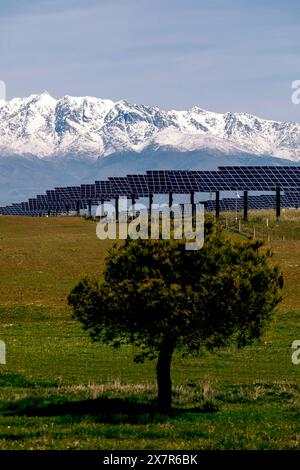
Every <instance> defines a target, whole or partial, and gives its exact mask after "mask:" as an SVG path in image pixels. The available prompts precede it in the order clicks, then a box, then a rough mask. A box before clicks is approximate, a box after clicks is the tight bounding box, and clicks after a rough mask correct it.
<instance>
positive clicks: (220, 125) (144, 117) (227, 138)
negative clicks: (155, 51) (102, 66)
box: [0, 91, 300, 161]
mask: <svg viewBox="0 0 300 470" xmlns="http://www.w3.org/2000/svg"><path fill="white" fill-rule="evenodd" d="M149 146H151V148H156V149H162V148H172V149H174V150H176V151H192V150H193V151H194V150H198V149H206V148H207V149H217V150H218V151H221V152H224V153H230V152H231V153H235V152H241V151H244V152H248V153H251V154H257V155H262V156H266V155H272V156H277V157H283V158H287V159H289V160H294V161H300V124H299V123H289V122H277V121H271V120H265V119H261V118H259V117H256V116H252V115H249V114H247V113H231V112H228V113H225V114H222V113H216V112H211V111H206V110H204V109H202V108H200V107H198V106H194V107H192V108H191V109H189V110H181V111H177V110H172V111H164V110H160V109H159V108H158V107H151V106H145V105H137V104H132V103H128V102H127V101H126V100H120V101H117V102H114V101H112V100H108V99H99V98H95V97H91V96H82V97H74V96H69V95H66V96H64V97H63V98H61V99H59V100H56V99H55V98H53V97H52V96H51V95H50V94H49V93H48V92H47V91H45V92H43V93H41V94H33V95H30V96H29V97H26V98H14V99H12V100H11V101H6V102H5V101H3V100H2V101H1V100H0V155H1V154H2V155H5V154H6V155H7V154H8V153H9V154H16V155H24V154H28V153H31V154H33V155H36V156H38V157H40V158H44V157H47V158H49V157H52V156H56V155H64V154H66V155H67V154H80V155H81V154H85V155H89V156H90V157H92V158H97V157H99V156H101V155H109V154H111V153H114V152H120V151H134V152H141V151H143V150H144V149H146V148H147V147H149Z"/></svg>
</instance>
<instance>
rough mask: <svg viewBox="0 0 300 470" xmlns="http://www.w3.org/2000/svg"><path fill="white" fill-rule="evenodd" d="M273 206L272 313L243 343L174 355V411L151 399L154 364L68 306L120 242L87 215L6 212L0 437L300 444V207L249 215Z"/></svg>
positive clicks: (73, 442) (87, 444) (19, 441)
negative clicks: (278, 283)
mask: <svg viewBox="0 0 300 470" xmlns="http://www.w3.org/2000/svg"><path fill="white" fill-rule="evenodd" d="M267 216H268V217H269V218H270V230H272V233H273V234H276V236H275V235H274V236H272V237H271V242H270V244H271V247H272V249H273V251H274V261H275V262H279V263H280V265H281V268H282V270H283V272H284V278H285V287H284V300H283V302H282V303H281V305H280V307H279V310H278V312H277V314H276V316H275V318H274V321H273V323H272V325H271V326H270V328H269V330H268V331H267V333H266V335H265V337H264V338H262V340H261V341H260V342H259V343H257V344H255V345H253V346H251V347H247V348H245V349H244V350H241V351H236V350H233V349H227V350H223V351H221V352H220V353H218V354H214V355H210V354H206V355H205V356H203V357H201V358H193V359H187V358H185V359H182V358H180V357H175V360H174V363H173V370H172V375H173V382H174V411H173V413H172V414H171V415H170V416H160V415H158V414H156V413H155V410H154V399H155V394H156V387H155V364H154V363H152V362H147V363H145V364H143V365H142V364H134V363H133V361H132V358H133V355H134V352H135V351H134V350H133V348H131V347H126V348H121V349H120V350H111V349H110V348H108V347H104V346H100V345H99V344H96V343H95V344H93V343H91V341H90V340H89V338H88V337H87V335H86V334H85V333H84V332H83V331H82V329H81V326H80V324H78V323H77V322H76V321H74V320H73V319H72V318H71V312H70V310H69V308H68V307H67V304H66V297H67V295H68V293H69V291H70V289H71V288H72V287H73V286H74V285H75V284H76V283H77V282H78V280H79V279H80V278H81V277H82V276H84V275H86V274H89V275H95V276H97V277H101V275H102V271H103V267H104V261H105V256H106V252H107V250H108V248H109V247H110V246H111V245H112V242H110V241H107V242H106V241H105V242H103V241H100V240H98V239H97V238H96V235H95V224H94V223H93V222H91V221H84V220H82V219H79V218H73V217H70V218H67V217H60V218H22V217H18V218H15V217H0V339H1V340H4V341H5V342H6V346H7V364H6V365H5V366H4V365H2V366H0V385H1V387H0V449H300V419H299V418H300V388H299V383H300V380H299V379H300V365H299V366H296V365H292V363H291V344H292V342H293V341H294V340H295V339H300V230H299V227H300V216H299V215H298V213H297V211H291V212H288V213H287V214H284V215H283V220H282V222H280V223H276V221H274V220H273V219H272V215H271V214H269V215H268V214H262V215H259V214H253V215H252V217H251V219H250V222H249V224H252V225H251V227H252V226H253V225H255V226H256V227H257V230H258V231H259V230H260V229H262V227H263V226H264V225H265V219H264V217H267ZM234 236H238V237H241V235H234Z"/></svg>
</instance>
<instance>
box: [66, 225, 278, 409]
mask: <svg viewBox="0 0 300 470" xmlns="http://www.w3.org/2000/svg"><path fill="white" fill-rule="evenodd" d="M270 254H271V253H270V252H269V251H268V250H266V249H263V248H262V242H260V241H248V242H234V241H232V240H230V239H229V238H226V237H225V236H223V235H222V234H221V233H220V231H218V232H217V231H216V228H215V227H214V226H213V225H212V224H209V223H208V224H207V225H206V230H205V243H204V246H203V248H202V249H201V250H199V251H188V250H186V249H185V242H184V240H178V241H177V240H141V239H138V240H130V239H128V240H126V242H125V243H124V244H123V245H119V246H115V247H114V248H113V249H112V250H111V251H110V252H109V255H108V257H107V260H106V270H105V273H104V281H103V282H98V280H95V279H89V278H84V279H82V280H81V281H80V283H79V284H78V285H77V286H76V287H75V288H74V289H73V290H72V292H71V293H70V295H69V303H70V305H71V306H72V307H73V312H74V316H75V317H76V318H77V319H78V320H80V321H81V322H82V324H83V327H84V329H86V330H87V331H88V332H89V334H90V335H91V337H92V338H93V339H94V340H97V341H101V342H103V343H106V344H109V345H111V346H115V347H116V346H119V345H121V344H128V343H133V344H135V345H136V346H137V347H138V348H139V351H140V352H139V353H138V354H137V356H136V360H137V361H138V360H140V361H141V360H144V359H145V358H149V359H154V358H158V362H157V379H158V405H159V409H160V410H161V411H168V410H169V408H170V406H171V377H170V367H171V360H172V355H173V352H174V350H177V351H179V352H182V353H183V354H199V353H200V352H201V351H202V350H204V349H207V350H209V351H212V350H213V349H215V348H219V347H223V346H226V345H228V344H230V343H235V344H236V345H237V346H238V347H241V346H244V345H247V344H250V343H251V342H252V341H253V340H254V339H256V338H258V337H259V336H260V335H261V334H262V332H263V330H264V328H265V327H266V325H267V324H268V322H269V321H270V319H271V316H272V314H273V312H274V309H275V307H276V305H277V304H278V303H279V302H280V300H281V296H280V287H281V283H282V275H281V273H280V271H279V269H278V267H276V266H274V265H273V264H271V263H270V262H269V257H270Z"/></svg>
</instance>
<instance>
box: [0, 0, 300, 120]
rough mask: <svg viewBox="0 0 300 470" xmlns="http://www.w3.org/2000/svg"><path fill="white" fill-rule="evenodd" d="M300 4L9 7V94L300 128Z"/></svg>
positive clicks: (5, 45)
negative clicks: (195, 111) (106, 101)
mask: <svg viewBox="0 0 300 470" xmlns="http://www.w3.org/2000/svg"><path fill="white" fill-rule="evenodd" d="M299 21H300V2H298V1H297V0H293V1H292V0H285V1H284V2H283V1H277V0H273V1H271V0H270V1H268V0H262V1H258V0H252V1H251V2H250V1H247V0H240V1H238V0H206V1H201V0H98V1H96V0H85V1H84V0H51V1H50V0H49V1H48V0H30V1H29V0H1V3H0V80H4V81H5V82H6V85H7V96H8V98H12V97H15V96H27V95H29V94H31V93H39V92H42V91H44V90H47V91H49V93H50V94H52V95H53V96H54V97H56V98H59V97H61V96H63V95H65V94H70V95H80V96H82V95H91V96H98V97H101V98H111V99H113V100H118V99H126V100H128V101H130V102H134V103H143V104H149V105H157V106H159V107H162V108H165V109H172V108H174V109H186V108H189V107H191V106H193V105H197V106H200V107H202V108H205V109H208V110H213V111H220V112H225V111H233V112H234V111H245V112H248V113H251V114H256V115H259V116H261V117H265V118H270V119H278V120H292V121H300V105H299V106H296V105H293V104H292V102H291V93H292V91H291V83H292V81H293V80H297V79H300V34H299V33H300V26H299Z"/></svg>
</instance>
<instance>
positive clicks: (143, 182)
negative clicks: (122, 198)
mask: <svg viewBox="0 0 300 470" xmlns="http://www.w3.org/2000/svg"><path fill="white" fill-rule="evenodd" d="M127 180H128V185H129V188H130V193H131V194H132V195H135V196H139V197H147V196H148V195H149V188H148V179H147V176H146V175H127Z"/></svg>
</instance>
